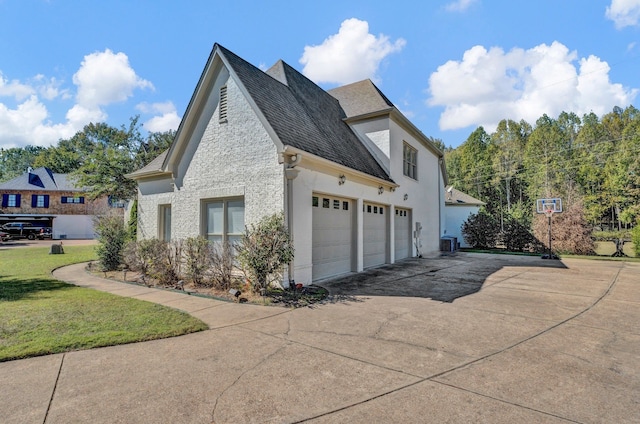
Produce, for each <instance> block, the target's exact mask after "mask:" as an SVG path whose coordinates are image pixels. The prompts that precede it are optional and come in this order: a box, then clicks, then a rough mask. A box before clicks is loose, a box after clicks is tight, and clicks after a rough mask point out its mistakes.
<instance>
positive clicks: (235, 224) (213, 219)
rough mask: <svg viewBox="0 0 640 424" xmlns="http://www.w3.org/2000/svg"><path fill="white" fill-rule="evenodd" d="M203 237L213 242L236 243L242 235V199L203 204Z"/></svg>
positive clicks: (211, 201) (210, 201) (207, 201)
mask: <svg viewBox="0 0 640 424" xmlns="http://www.w3.org/2000/svg"><path fill="white" fill-rule="evenodd" d="M203 209H204V211H203V212H204V214H203V215H204V219H205V222H204V226H203V227H204V236H205V237H206V238H207V239H208V240H209V241H213V242H219V243H221V242H225V241H226V242H229V243H238V242H239V241H240V239H241V238H242V234H243V233H244V199H242V198H240V199H216V200H206V201H204V202H203Z"/></svg>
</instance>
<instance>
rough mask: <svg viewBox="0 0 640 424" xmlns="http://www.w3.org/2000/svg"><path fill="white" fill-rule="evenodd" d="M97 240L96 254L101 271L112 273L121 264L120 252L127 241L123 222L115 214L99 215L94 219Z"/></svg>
mask: <svg viewBox="0 0 640 424" xmlns="http://www.w3.org/2000/svg"><path fill="white" fill-rule="evenodd" d="M94 222H95V231H96V236H97V239H98V246H96V254H97V255H98V259H99V260H100V265H101V267H102V270H103V271H114V270H116V269H118V267H119V266H120V264H121V263H122V251H123V249H124V245H125V243H126V240H127V230H126V228H125V225H124V220H123V219H122V217H121V216H118V215H117V214H113V215H111V214H108V215H101V216H98V217H96V218H95V221H94Z"/></svg>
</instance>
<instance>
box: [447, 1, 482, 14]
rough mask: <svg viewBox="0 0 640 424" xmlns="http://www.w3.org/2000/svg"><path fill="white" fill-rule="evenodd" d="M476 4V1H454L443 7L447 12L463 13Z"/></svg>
mask: <svg viewBox="0 0 640 424" xmlns="http://www.w3.org/2000/svg"><path fill="white" fill-rule="evenodd" d="M477 2H478V0H456V1H454V2H452V3H449V4H447V5H446V6H445V10H447V11H448V12H464V11H466V10H467V9H468V8H469V7H471V5H473V4H474V3H477Z"/></svg>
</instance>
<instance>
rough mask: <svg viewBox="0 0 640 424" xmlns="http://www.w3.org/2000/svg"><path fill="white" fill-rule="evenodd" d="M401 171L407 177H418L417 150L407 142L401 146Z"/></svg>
mask: <svg viewBox="0 0 640 424" xmlns="http://www.w3.org/2000/svg"><path fill="white" fill-rule="evenodd" d="M402 172H403V174H404V175H406V176H407V177H409V178H413V179H414V180H417V179H418V151H417V150H416V149H414V148H413V147H411V146H410V145H408V144H407V143H404V145H403V147H402Z"/></svg>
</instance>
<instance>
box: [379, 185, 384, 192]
mask: <svg viewBox="0 0 640 424" xmlns="http://www.w3.org/2000/svg"><path fill="white" fill-rule="evenodd" d="M382 193H384V187H382V186H380V187H378V194H382Z"/></svg>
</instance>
